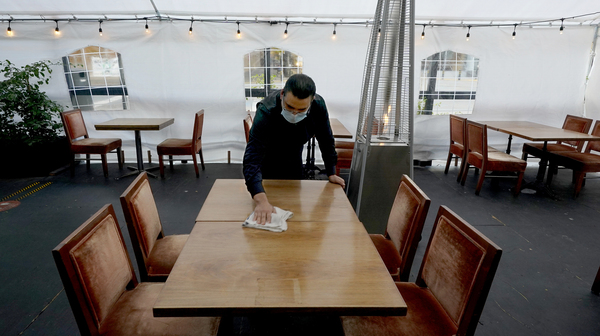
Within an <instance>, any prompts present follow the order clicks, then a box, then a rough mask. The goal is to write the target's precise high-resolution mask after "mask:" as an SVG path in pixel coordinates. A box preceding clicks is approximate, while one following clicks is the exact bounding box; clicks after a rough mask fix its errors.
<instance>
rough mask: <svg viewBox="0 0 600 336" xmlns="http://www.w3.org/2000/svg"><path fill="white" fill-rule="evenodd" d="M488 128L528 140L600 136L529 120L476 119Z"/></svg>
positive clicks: (559, 139) (560, 139)
mask: <svg viewBox="0 0 600 336" xmlns="http://www.w3.org/2000/svg"><path fill="white" fill-rule="evenodd" d="M478 123H481V124H486V125H487V127H488V128H489V129H492V130H495V131H498V132H502V133H506V134H510V135H514V136H517V137H519V138H523V139H526V140H529V141H571V140H588V141H590V140H591V141H595V140H600V137H598V136H594V135H590V134H585V133H580V132H574V131H569V130H565V129H562V128H558V127H552V126H547V125H542V124H538V123H534V122H530V121H478Z"/></svg>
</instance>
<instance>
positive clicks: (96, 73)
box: [63, 46, 129, 111]
mask: <svg viewBox="0 0 600 336" xmlns="http://www.w3.org/2000/svg"><path fill="white" fill-rule="evenodd" d="M63 68H64V71H65V79H66V81H67V86H68V88H69V95H70V97H71V103H72V104H73V106H74V107H75V108H80V109H81V110H82V111H97V110H127V109H129V96H128V94H127V87H126V86H125V76H124V72H123V62H122V61H121V54H119V53H117V52H115V51H113V50H110V49H107V48H103V47H99V46H88V47H85V48H82V49H79V50H77V51H75V52H73V53H71V54H69V55H67V56H64V57H63Z"/></svg>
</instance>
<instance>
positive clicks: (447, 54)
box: [417, 50, 479, 115]
mask: <svg viewBox="0 0 600 336" xmlns="http://www.w3.org/2000/svg"><path fill="white" fill-rule="evenodd" d="M478 72H479V59H478V58H475V57H474V56H472V55H468V54H461V53H457V52H454V51H451V50H446V51H442V52H439V53H437V54H433V55H431V56H429V57H427V58H426V59H424V60H422V61H421V83H420V88H419V101H418V104H417V113H418V114H433V115H444V114H471V113H473V106H474V104H475V92H476V91H477V78H478Z"/></svg>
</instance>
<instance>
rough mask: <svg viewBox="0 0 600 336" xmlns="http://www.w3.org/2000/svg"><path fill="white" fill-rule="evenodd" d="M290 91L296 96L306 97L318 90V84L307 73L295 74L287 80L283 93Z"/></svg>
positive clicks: (299, 97)
mask: <svg viewBox="0 0 600 336" xmlns="http://www.w3.org/2000/svg"><path fill="white" fill-rule="evenodd" d="M290 91H291V92H292V94H293V95H294V96H295V97H296V98H298V99H304V98H308V97H310V96H314V95H315V93H316V92H317V86H316V85H315V82H314V81H313V80H312V78H310V77H308V76H307V75H305V74H295V75H292V76H291V77H290V78H289V79H288V80H287V82H285V86H284V87H283V94H286V93H288V92H290Z"/></svg>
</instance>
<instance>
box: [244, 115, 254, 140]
mask: <svg viewBox="0 0 600 336" xmlns="http://www.w3.org/2000/svg"><path fill="white" fill-rule="evenodd" d="M251 128H252V116H251V115H250V113H248V115H247V116H246V118H244V134H246V143H248V142H249V141H250V129H251Z"/></svg>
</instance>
